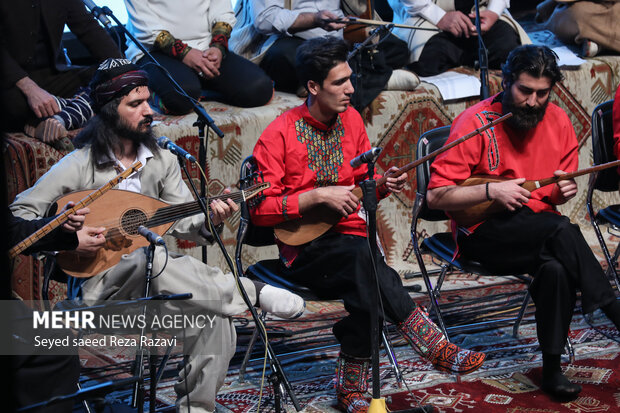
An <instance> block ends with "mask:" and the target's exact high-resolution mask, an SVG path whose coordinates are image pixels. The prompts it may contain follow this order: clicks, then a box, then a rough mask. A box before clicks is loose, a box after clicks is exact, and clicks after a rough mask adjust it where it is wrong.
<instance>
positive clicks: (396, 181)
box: [383, 166, 407, 194]
mask: <svg viewBox="0 0 620 413" xmlns="http://www.w3.org/2000/svg"><path fill="white" fill-rule="evenodd" d="M396 171H398V168H397V167H396V166H392V167H391V168H390V169H388V170H387V171H385V174H383V176H387V177H388V178H387V181H386V182H385V186H386V187H387V189H388V190H389V191H390V192H394V193H396V194H397V193H399V192H400V191H402V190H403V189H404V188H405V184H406V183H407V172H403V173H402V174H400V175H398V176H393V175H394V174H395V173H396Z"/></svg>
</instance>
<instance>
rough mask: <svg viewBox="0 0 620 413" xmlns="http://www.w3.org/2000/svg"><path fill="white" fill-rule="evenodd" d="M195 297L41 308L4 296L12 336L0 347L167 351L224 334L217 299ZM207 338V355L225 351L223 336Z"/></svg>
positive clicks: (35, 350) (7, 351) (51, 351)
mask: <svg viewBox="0 0 620 413" xmlns="http://www.w3.org/2000/svg"><path fill="white" fill-rule="evenodd" d="M197 303H198V302H197V301H195V300H194V301H192V305H191V306H190V305H184V304H183V303H182V302H180V301H179V302H174V304H172V305H171V304H170V303H166V302H161V301H158V302H146V303H140V304H135V303H130V302H129V303H128V302H111V301H106V302H102V303H98V304H97V305H94V306H88V307H86V306H83V305H79V306H71V307H70V308H61V309H56V308H55V309H51V310H40V309H33V308H31V307H29V306H28V305H27V304H24V302H20V301H10V302H2V303H0V308H1V307H3V306H9V307H10V308H9V311H8V312H4V314H10V315H11V316H10V322H9V324H10V329H9V331H10V333H11V337H10V340H8V341H9V342H8V343H6V341H7V340H3V341H2V343H1V344H0V353H3V354H7V355H12V354H75V352H76V351H77V350H78V349H80V348H90V349H93V348H94V349H98V350H105V349H115V350H117V351H118V350H123V349H133V348H135V349H137V348H140V347H142V348H147V349H150V351H151V352H156V353H162V354H163V353H164V352H166V351H167V350H168V349H169V348H170V347H173V348H179V347H180V348H181V349H182V347H183V343H187V341H188V340H195V339H196V338H197V337H198V336H203V335H209V336H212V337H214V338H217V337H221V329H222V318H221V316H218V315H217V314H219V312H218V311H215V309H217V308H219V302H217V301H209V302H206V303H202V304H203V305H196V304H197ZM32 304H33V306H34V304H35V303H32ZM205 308H209V311H207V310H205ZM203 339H204V338H203ZM208 342H209V343H211V345H209V348H207V349H205V351H206V352H207V353H208V354H209V355H211V354H219V353H220V352H221V350H222V349H221V340H217V339H213V340H208ZM218 344H219V345H218ZM7 345H8V348H4V347H6V346H7Z"/></svg>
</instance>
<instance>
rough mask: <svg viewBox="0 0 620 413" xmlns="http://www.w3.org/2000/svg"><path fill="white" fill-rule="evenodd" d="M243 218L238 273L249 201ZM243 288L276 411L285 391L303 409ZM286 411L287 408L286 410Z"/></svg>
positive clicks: (246, 181) (246, 182) (245, 182)
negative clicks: (264, 351) (263, 354)
mask: <svg viewBox="0 0 620 413" xmlns="http://www.w3.org/2000/svg"><path fill="white" fill-rule="evenodd" d="M250 179H251V176H250V177H248V178H246V179H244V180H242V181H241V182H240V187H241V189H244V188H245V187H246V186H248V185H249V184H250ZM240 206H241V218H240V220H239V231H238V232H237V247H236V251H235V257H236V259H235V261H236V266H237V273H238V274H244V271H243V264H242V262H241V248H242V246H243V241H244V239H245V235H246V232H247V230H248V227H249V223H250V212H249V210H248V204H247V201H243V202H241V205H240ZM238 284H239V287H240V289H241V294H242V296H243V300H244V301H245V302H246V303H247V304H248V308H249V309H250V313H251V314H252V318H253V319H254V323H255V325H256V329H257V331H258V332H259V334H260V336H261V338H262V340H263V343H264V345H265V348H266V349H267V358H268V359H269V366H270V367H271V375H270V376H269V381H270V382H271V387H272V389H273V394H274V405H275V410H276V413H280V412H281V411H283V410H282V406H281V403H282V399H283V396H284V392H286V393H287V394H288V396H289V397H290V399H291V402H292V403H293V406H294V407H295V411H298V412H299V411H301V410H302V409H301V407H300V406H299V402H298V401H297V397H296V396H295V393H294V392H293V388H292V386H291V383H290V382H289V381H288V378H287V377H286V374H285V373H284V370H283V369H282V365H281V364H280V361H279V360H278V357H277V356H276V353H275V352H274V351H273V348H272V347H271V343H269V340H268V337H267V336H266V333H265V330H264V329H262V328H260V324H261V323H262V321H261V320H260V317H259V316H258V313H257V312H256V309H255V308H254V306H253V305H250V303H249V301H250V300H249V297H248V296H247V292H246V291H245V289H244V288H243V285H242V284H241V283H238ZM284 411H285V410H284Z"/></svg>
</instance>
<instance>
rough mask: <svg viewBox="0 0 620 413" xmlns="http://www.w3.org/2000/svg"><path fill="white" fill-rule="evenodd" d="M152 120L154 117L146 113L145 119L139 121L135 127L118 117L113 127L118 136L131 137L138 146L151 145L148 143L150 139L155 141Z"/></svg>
mask: <svg viewBox="0 0 620 413" xmlns="http://www.w3.org/2000/svg"><path fill="white" fill-rule="evenodd" d="M152 122H153V117H152V116H151V115H146V116H145V117H144V119H142V120H141V121H140V123H138V126H137V127H135V128H134V127H133V126H131V125H129V124H128V123H127V122H125V121H124V120H123V119H120V118H118V119H116V121H115V122H114V125H113V126H112V129H113V131H114V133H116V135H117V136H118V137H121V138H125V139H129V140H130V141H132V142H133V143H134V144H135V145H136V147H137V146H139V145H140V144H145V145H146V146H149V145H147V143H149V142H150V141H153V142H154V141H155V136H154V135H153V128H152V127H151V123H152Z"/></svg>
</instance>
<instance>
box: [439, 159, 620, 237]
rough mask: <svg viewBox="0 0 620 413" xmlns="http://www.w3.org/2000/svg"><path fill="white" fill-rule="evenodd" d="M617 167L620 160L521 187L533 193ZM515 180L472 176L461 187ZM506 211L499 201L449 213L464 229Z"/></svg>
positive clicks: (487, 202) (527, 183)
mask: <svg viewBox="0 0 620 413" xmlns="http://www.w3.org/2000/svg"><path fill="white" fill-rule="evenodd" d="M616 166H620V160H617V161H612V162H607V163H604V164H601V165H596V166H592V167H590V168H585V169H581V170H579V171H575V172H570V173H566V174H563V175H560V176H552V177H549V178H545V179H540V180H529V181H525V182H524V183H522V184H521V187H523V188H525V189H527V190H528V191H530V192H532V191H535V190H536V189H538V188H542V187H543V186H547V185H551V184H555V183H557V182H560V181H564V180H568V179H573V178H576V177H578V176H581V175H587V174H591V173H594V172H598V171H602V170H603V169H607V168H613V167H616ZM510 179H514V178H504V177H500V176H472V177H470V178H468V179H466V180H465V181H463V182H461V183H460V184H459V186H473V185H481V184H486V183H487V182H501V181H507V180H510ZM505 210H506V209H505V208H504V206H503V205H502V204H500V203H499V202H497V201H485V202H482V203H480V204H477V205H474V206H472V207H469V208H467V209H463V210H459V211H448V213H449V214H450V217H451V218H452V219H453V220H454V221H456V223H457V224H458V225H460V226H463V227H470V226H472V225H475V224H477V223H479V222H482V221H484V220H485V219H486V218H488V217H490V216H493V215H495V214H497V213H499V212H502V211H505Z"/></svg>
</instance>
